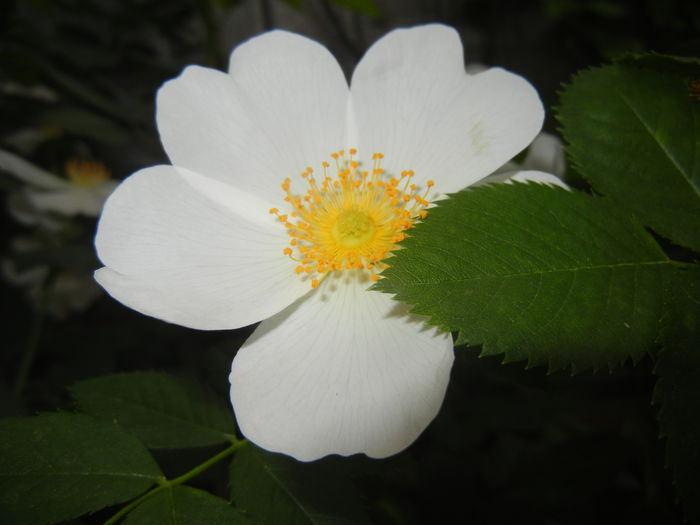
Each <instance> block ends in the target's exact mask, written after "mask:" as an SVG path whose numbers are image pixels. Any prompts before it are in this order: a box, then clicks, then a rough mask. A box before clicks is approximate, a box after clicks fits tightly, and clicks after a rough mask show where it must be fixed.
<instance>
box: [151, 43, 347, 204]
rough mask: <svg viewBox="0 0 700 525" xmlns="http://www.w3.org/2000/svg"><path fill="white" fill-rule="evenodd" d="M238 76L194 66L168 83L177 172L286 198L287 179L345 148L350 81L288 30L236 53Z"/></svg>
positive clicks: (162, 113) (165, 127)
mask: <svg viewBox="0 0 700 525" xmlns="http://www.w3.org/2000/svg"><path fill="white" fill-rule="evenodd" d="M230 71H231V74H230V75H228V74H226V73H222V72H220V71H216V70H213V69H207V68H202V67H188V68H186V69H185V70H184V71H183V73H182V74H181V75H180V76H179V77H178V78H175V79H173V80H171V81H169V82H167V83H165V84H164V85H163V87H162V88H161V89H160V91H159V92H158V102H157V121H158V130H159V131H160V136H161V141H162V142H163V146H164V148H165V150H166V152H167V153H168V156H169V157H170V160H171V161H172V163H173V164H174V165H176V166H181V167H185V168H188V169H190V170H192V171H195V172H197V173H201V174H202V175H206V176H209V177H213V178H215V179H217V180H220V181H223V182H227V183H229V184H232V185H235V186H238V187H240V188H244V189H245V190H246V191H249V192H251V193H253V194H255V195H258V196H259V197H262V198H267V199H271V198H277V197H279V198H280V200H281V198H282V197H283V196H284V195H283V193H282V191H281V190H280V183H281V182H282V180H283V179H284V178H285V177H288V176H292V175H296V174H298V173H301V172H302V171H303V170H304V169H305V168H306V167H307V166H312V167H315V166H318V165H320V163H321V162H322V161H323V160H325V159H326V158H327V157H328V155H329V154H330V153H332V152H333V151H336V150H337V149H339V148H342V147H343V146H344V145H345V144H344V143H345V118H346V117H345V115H346V107H347V103H348V86H347V82H346V80H345V77H344V76H343V72H342V70H341V69H340V66H339V65H338V63H337V62H336V61H335V59H334V58H333V56H332V55H331V54H330V53H329V52H328V50H326V48H324V47H323V46H321V45H320V44H317V43H316V42H313V41H312V40H309V39H307V38H304V37H301V36H299V35H295V34H292V33H287V32H284V31H272V32H270V33H265V34H264V35H262V36H259V37H256V38H253V39H251V40H249V41H248V42H246V43H244V44H242V45H241V46H239V47H238V48H236V49H235V50H234V52H233V54H232V55H231V64H230Z"/></svg>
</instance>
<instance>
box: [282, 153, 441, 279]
mask: <svg viewBox="0 0 700 525" xmlns="http://www.w3.org/2000/svg"><path fill="white" fill-rule="evenodd" d="M356 154H357V150H355V149H350V150H349V151H348V155H346V154H345V151H344V150H340V151H338V152H337V153H333V154H331V158H332V161H333V162H334V164H335V171H336V176H335V177H331V176H329V175H328V171H329V169H330V168H331V164H330V163H329V162H323V177H322V178H321V179H320V180H317V179H316V177H315V176H314V170H313V169H312V168H310V167H308V168H306V170H305V171H304V172H303V173H301V174H300V177H301V178H302V179H303V180H304V181H305V182H306V184H307V186H308V189H307V190H306V192H305V193H304V194H303V195H302V194H295V193H294V192H292V189H291V185H292V183H291V179H289V178H287V179H285V180H284V182H283V183H282V190H283V191H284V192H285V194H286V197H285V198H284V200H285V201H286V202H287V203H289V205H291V207H292V211H291V212H290V213H288V214H287V213H281V212H280V211H279V210H278V209H277V208H272V209H270V213H271V214H274V215H276V216H277V219H278V220H279V221H280V222H281V223H283V224H284V226H285V227H286V228H287V233H288V234H289V236H290V241H289V246H288V247H286V248H285V249H284V254H285V255H287V256H288V257H290V258H291V259H292V260H294V261H296V262H297V263H299V264H298V265H297V266H296V269H295V271H296V273H297V274H302V273H306V274H314V273H315V274H317V275H314V277H315V278H314V279H312V281H311V286H312V287H314V288H316V287H317V286H318V284H319V281H320V279H322V278H323V277H324V276H325V275H326V274H327V273H328V272H331V271H334V270H344V269H348V270H349V269H354V268H357V269H365V270H368V271H369V272H370V273H371V279H372V280H375V281H376V280H377V279H379V275H377V272H378V271H379V272H380V271H381V270H383V269H384V268H386V267H387V266H388V265H387V264H386V263H384V262H382V261H383V260H384V259H386V258H387V257H388V256H389V254H390V252H391V251H392V250H395V249H396V248H397V247H398V246H397V243H398V242H400V241H402V240H403V239H404V238H405V236H406V234H405V233H404V232H405V231H406V230H408V229H410V228H413V226H414V223H415V221H417V220H419V219H424V218H425V217H426V216H427V211H426V210H425V208H426V207H427V206H428V204H429V202H428V201H427V200H426V199H427V197H428V193H429V191H430V188H431V187H432V186H433V185H434V183H433V181H428V182H427V183H426V186H427V187H426V189H425V191H424V193H423V195H422V196H421V195H418V194H417V191H418V188H417V186H416V185H415V184H412V183H411V179H412V178H413V176H414V173H413V171H412V170H407V171H403V172H401V175H400V177H398V178H397V177H394V176H391V175H390V174H387V173H385V172H384V170H383V169H382V167H381V163H382V159H383V158H384V155H383V154H381V153H375V154H374V155H372V169H371V170H369V169H368V170H363V169H362V165H361V162H359V161H357V160H355V157H356Z"/></svg>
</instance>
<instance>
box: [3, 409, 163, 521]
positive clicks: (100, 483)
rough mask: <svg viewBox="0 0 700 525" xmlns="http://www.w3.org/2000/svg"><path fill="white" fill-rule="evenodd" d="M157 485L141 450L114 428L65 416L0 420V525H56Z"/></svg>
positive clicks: (152, 467) (149, 461) (156, 473)
mask: <svg viewBox="0 0 700 525" xmlns="http://www.w3.org/2000/svg"><path fill="white" fill-rule="evenodd" d="M161 479H163V474H162V473H161V472H160V469H159V468H158V465H156V463H155V461H154V460H153V458H152V457H151V455H150V454H149V453H148V451H147V450H146V449H145V448H144V446H143V445H142V444H141V443H140V442H139V441H138V440H137V439H136V438H134V437H133V436H131V435H130V434H127V433H126V432H124V431H123V430H122V429H121V428H119V427H118V426H117V425H115V424H113V423H105V422H101V421H97V420H95V419H93V418H91V417H89V416H84V415H79V414H67V413H56V414H42V415H40V416H36V417H24V418H8V419H4V420H0V523H3V524H7V525H10V524H18V525H19V524H27V523H31V524H33V525H41V524H44V523H56V522H58V521H63V520H66V519H69V518H74V517H77V516H80V515H82V514H85V513H87V512H94V511H96V510H99V509H101V508H104V507H106V506H109V505H114V504H115V503H120V502H122V501H125V500H128V499H131V498H134V497H136V496H138V495H139V494H141V493H142V492H144V491H145V490H146V489H148V487H150V486H151V485H153V483H155V482H157V481H159V480H161Z"/></svg>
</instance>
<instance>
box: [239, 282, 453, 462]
mask: <svg viewBox="0 0 700 525" xmlns="http://www.w3.org/2000/svg"><path fill="white" fill-rule="evenodd" d="M337 273H338V272H334V273H333V274H330V275H328V276H327V277H326V279H324V281H323V282H322V283H321V285H320V286H319V288H318V289H317V290H315V291H313V292H310V293H309V295H307V296H306V297H304V298H302V299H300V300H299V301H298V302H297V303H295V304H294V305H292V306H291V307H289V308H288V309H286V310H284V311H283V312H280V313H279V314H277V315H276V316H274V317H272V318H271V319H268V320H267V321H263V323H262V324H261V325H260V326H259V327H258V328H257V330H256V331H255V333H254V334H253V335H252V336H251V338H250V339H249V340H248V341H247V342H246V343H245V344H244V345H243V347H242V348H241V349H240V350H239V352H238V354H237V355H236V357H235V359H234V361H233V365H232V368H231V376H230V381H231V400H232V403H233V408H234V411H235V413H236V418H237V421H238V424H239V426H240V428H241V431H242V432H243V434H244V435H245V436H246V437H248V438H249V439H250V440H251V441H253V442H254V443H256V444H257V445H259V446H261V447H263V448H265V449H268V450H272V451H275V452H283V453H285V454H289V455H291V456H294V457H295V458H297V459H299V460H302V461H311V460H314V459H318V458H321V457H323V456H326V455H328V454H342V455H350V454H355V453H359V452H363V453H365V454H367V455H368V456H371V457H377V458H380V457H386V456H390V455H392V454H396V453H397V452H400V451H401V450H403V449H404V448H406V447H407V446H408V445H410V444H411V443H412V442H413V441H414V440H415V439H416V437H417V436H418V435H419V434H420V433H421V432H422V431H423V429H424V428H425V427H426V426H427V425H428V423H430V421H431V420H432V419H433V418H434V417H435V414H436V413H437V412H438V410H439V408H440V405H441V403H442V400H443V397H444V395H445V390H446V387H447V382H448V380H449V375H450V369H451V367H452V362H453V359H454V354H453V350H452V339H451V337H450V335H449V334H445V333H438V332H437V331H436V329H435V328H430V327H427V326H425V325H424V323H423V319H422V318H418V317H415V316H410V315H408V314H407V313H406V306H405V305H403V304H401V303H397V302H395V301H393V300H392V299H391V297H389V296H387V295H385V294H381V293H378V292H373V291H367V290H366V288H367V287H368V285H369V280H368V279H367V278H366V276H364V275H363V274H360V273H357V272H349V271H346V272H342V273H341V274H340V275H336V274H337Z"/></svg>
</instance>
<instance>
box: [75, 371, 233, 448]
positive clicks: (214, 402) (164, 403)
mask: <svg viewBox="0 0 700 525" xmlns="http://www.w3.org/2000/svg"><path fill="white" fill-rule="evenodd" d="M71 392H72V394H73V397H74V399H75V402H76V405H77V407H78V408H79V409H80V410H81V411H82V412H86V413H88V414H91V415H93V416H95V417H99V418H101V419H107V420H110V421H116V422H118V423H119V424H120V425H121V426H122V427H124V428H125V429H127V430H129V431H130V432H132V433H134V434H135V435H136V436H138V437H139V438H140V439H141V440H142V441H143V442H144V443H145V444H146V445H147V446H148V447H149V448H154V449H156V448H188V447H201V446H208V445H216V444H219V443H225V442H228V441H230V438H231V436H232V435H233V434H234V432H235V428H234V419H233V413H232V412H231V410H230V409H228V408H227V407H226V406H225V405H224V403H223V402H221V401H220V400H219V399H218V398H216V397H215V396H214V395H213V394H211V393H210V392H209V391H207V390H206V389H204V388H202V387H201V386H199V385H197V384H195V383H190V382H188V381H185V380H183V379H180V378H178V377H175V376H171V375H168V374H164V373H159V372H132V373H126V374H115V375H110V376H104V377H98V378H94V379H88V380H86V381H80V382H79V383H76V384H75V385H73V386H72V387H71Z"/></svg>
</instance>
